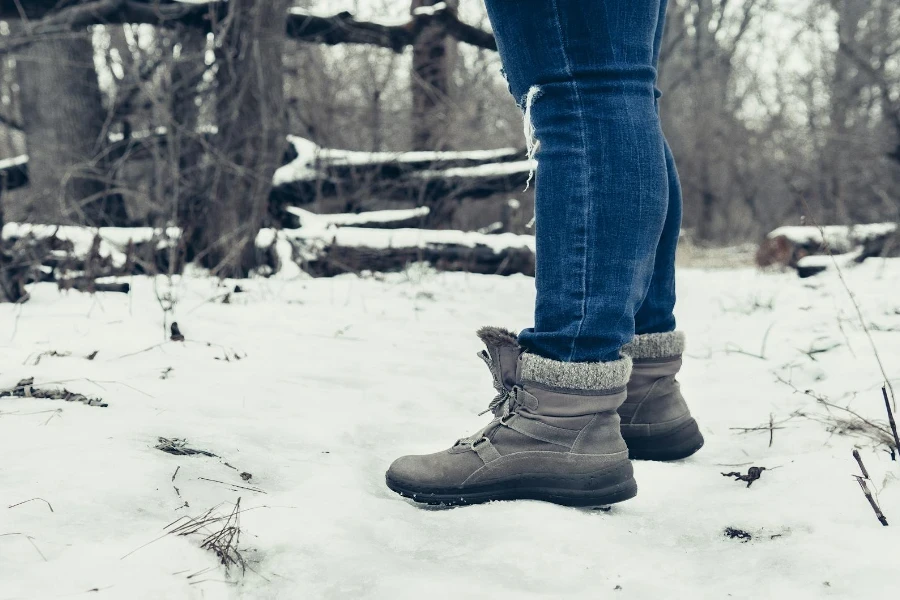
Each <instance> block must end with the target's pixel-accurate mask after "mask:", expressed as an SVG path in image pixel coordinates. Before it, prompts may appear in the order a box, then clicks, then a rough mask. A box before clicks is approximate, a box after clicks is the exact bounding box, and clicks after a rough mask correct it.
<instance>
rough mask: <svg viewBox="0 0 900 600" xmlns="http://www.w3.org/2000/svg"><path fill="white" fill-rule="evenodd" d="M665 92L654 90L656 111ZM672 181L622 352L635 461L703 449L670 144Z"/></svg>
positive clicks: (623, 411) (622, 411) (626, 429)
mask: <svg viewBox="0 0 900 600" xmlns="http://www.w3.org/2000/svg"><path fill="white" fill-rule="evenodd" d="M665 13H666V0H662V2H661V6H660V13H659V21H658V25H657V31H656V36H655V41H654V50H653V64H654V66H656V65H657V64H658V62H659V52H660V48H661V44H662V37H663V30H664V26H665ZM661 95H662V94H661V92H660V91H659V90H658V89H657V90H656V99H657V103H656V106H657V111H658V110H659V98H660V96H661ZM664 145H665V156H666V169H667V171H668V178H669V206H668V210H667V212H666V222H665V225H664V226H663V231H662V235H661V237H660V240H659V244H658V245H657V249H656V259H655V264H654V267H653V278H652V279H651V280H650V287H649V289H648V290H647V296H646V297H645V298H644V301H643V303H642V304H641V306H640V308H639V309H638V311H637V313H636V314H635V318H634V321H635V333H636V335H635V337H634V340H633V341H632V342H631V343H630V344H628V346H626V348H624V349H623V353H625V354H628V355H629V356H631V358H632V359H633V361H634V362H633V369H632V372H631V379H630V380H629V382H628V394H627V398H626V400H625V402H624V403H623V404H622V405H621V406H619V408H618V413H619V417H620V419H621V431H622V437H623V438H624V439H625V442H626V443H627V444H628V451H629V456H630V457H631V458H633V459H647V460H677V459H680V458H685V457H687V456H690V455H692V454H693V453H695V452H696V451H697V450H699V449H700V448H701V447H702V446H703V435H702V434H701V433H700V429H699V427H698V426H697V422H696V421H695V420H694V418H693V417H692V416H691V412H690V410H688V407H687V404H686V403H685V401H684V398H683V397H682V395H681V388H680V386H679V384H678V381H676V379H675V377H676V375H677V374H678V371H679V370H680V369H681V355H682V353H683V352H684V335H683V334H682V333H681V332H680V331H675V315H674V313H673V310H674V308H675V250H676V247H677V246H678V237H679V234H680V232H681V213H682V206H681V184H680V182H679V181H678V171H677V170H676V169H675V159H674V158H673V156H672V151H671V150H670V149H669V144H668V143H667V142H664Z"/></svg>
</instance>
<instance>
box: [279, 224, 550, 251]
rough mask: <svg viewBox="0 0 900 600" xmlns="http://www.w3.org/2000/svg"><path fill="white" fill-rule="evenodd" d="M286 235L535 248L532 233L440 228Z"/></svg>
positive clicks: (344, 241)
mask: <svg viewBox="0 0 900 600" xmlns="http://www.w3.org/2000/svg"><path fill="white" fill-rule="evenodd" d="M284 233H285V235H287V236H289V237H291V238H293V239H297V240H303V241H305V242H313V243H316V242H318V243H319V244H320V245H324V244H330V243H335V244H337V245H338V246H362V247H366V248H424V247H426V246H430V245H440V244H456V245H459V246H466V247H469V248H474V247H476V246H487V247H489V248H492V249H493V250H494V251H495V252H501V251H503V250H506V249H508V248H529V249H530V250H531V251H532V252H534V249H535V241H534V236H533V235H518V234H515V233H501V234H497V235H488V234H484V233H478V232H474V231H456V230H443V229H442V230H437V229H413V228H409V229H371V228H363V227H340V228H337V229H331V228H327V229H321V228H319V229H317V228H314V227H305V226H304V227H303V228H301V229H287V230H284Z"/></svg>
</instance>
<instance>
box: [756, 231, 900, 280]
mask: <svg viewBox="0 0 900 600" xmlns="http://www.w3.org/2000/svg"><path fill="white" fill-rule="evenodd" d="M897 239H898V230H897V224H896V223H869V224H864V225H850V226H847V225H827V226H824V227H813V226H796V227H779V228H778V229H775V230H774V231H772V232H771V233H769V235H767V236H766V238H765V239H764V240H763V242H762V243H761V244H760V246H759V250H757V253H756V263H757V264H758V265H759V266H761V267H767V266H772V265H782V266H787V267H794V268H797V267H798V266H800V264H801V261H802V259H804V258H805V257H807V256H818V255H827V254H834V255H848V254H851V253H852V254H853V255H854V256H855V257H856V258H855V260H856V261H857V262H862V261H863V260H865V259H866V258H870V257H873V256H882V255H890V254H891V253H893V254H894V255H897V254H898V253H900V248H898V245H900V244H898V242H897ZM892 240H893V241H892ZM803 266H804V269H806V268H807V267H809V268H813V267H812V264H811V263H810V262H809V261H807V262H806V263H805V264H804V265H803ZM825 266H827V265H826V264H821V265H820V264H818V263H816V267H817V268H818V267H825ZM820 270H822V269H820Z"/></svg>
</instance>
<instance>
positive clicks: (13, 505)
mask: <svg viewBox="0 0 900 600" xmlns="http://www.w3.org/2000/svg"><path fill="white" fill-rule="evenodd" d="M34 500H40V501H41V502H44V503H45V504H46V505H47V508H49V509H50V512H54V510H53V506H51V505H50V503H49V502H47V501H46V500H44V499H43V498H31V499H30V500H22V501H21V502H17V503H16V504H11V505H9V506H7V507H6V508H15V507H17V506H22V505H23V504H25V503H26V502H32V501H34Z"/></svg>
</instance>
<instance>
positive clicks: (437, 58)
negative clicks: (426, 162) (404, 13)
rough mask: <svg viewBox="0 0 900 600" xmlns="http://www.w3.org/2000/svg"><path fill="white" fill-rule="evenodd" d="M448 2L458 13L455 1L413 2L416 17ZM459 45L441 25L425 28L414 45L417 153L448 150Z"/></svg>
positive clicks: (415, 144)
mask: <svg viewBox="0 0 900 600" xmlns="http://www.w3.org/2000/svg"><path fill="white" fill-rule="evenodd" d="M438 3H446V4H447V6H448V9H449V10H452V11H454V13H455V11H456V7H457V4H458V3H457V2H455V1H453V0H446V2H445V0H412V14H413V17H414V18H415V16H416V9H419V8H427V7H430V6H434V5H435V4H438ZM455 50H456V48H455V44H454V43H453V42H452V41H451V39H450V38H449V37H448V35H447V31H446V28H445V27H443V26H442V25H441V24H440V23H431V24H429V25H426V26H424V27H423V28H422V30H421V32H420V33H419V36H418V37H417V38H416V40H415V42H414V43H413V57H412V77H411V78H410V82H411V86H412V128H413V139H412V142H413V149H414V150H444V149H446V148H447V146H448V144H447V142H448V140H447V129H448V124H449V123H448V118H449V110H448V109H449V101H450V74H451V72H452V56H453V55H454V54H455Z"/></svg>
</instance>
